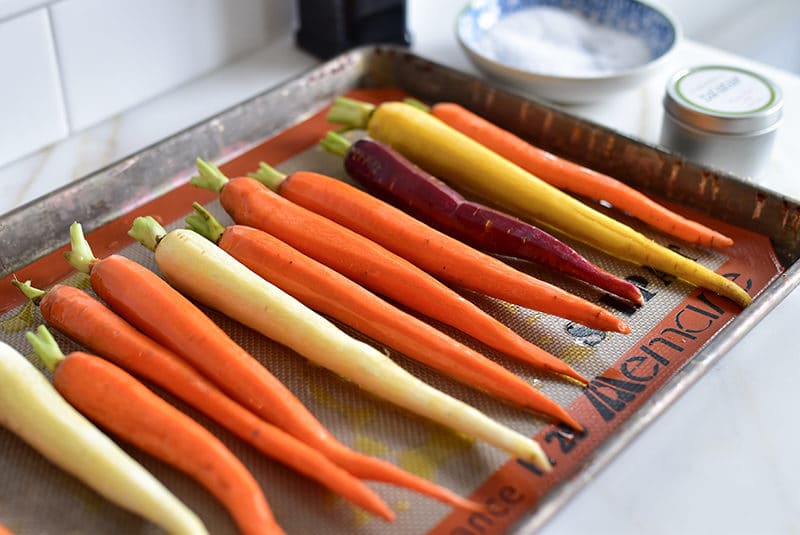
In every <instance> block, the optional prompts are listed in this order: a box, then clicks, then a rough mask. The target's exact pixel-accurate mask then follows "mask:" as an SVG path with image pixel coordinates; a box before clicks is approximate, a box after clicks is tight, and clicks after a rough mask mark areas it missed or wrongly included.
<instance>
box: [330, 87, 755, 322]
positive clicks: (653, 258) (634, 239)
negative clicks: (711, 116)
mask: <svg viewBox="0 0 800 535" xmlns="http://www.w3.org/2000/svg"><path fill="white" fill-rule="evenodd" d="M340 104H341V106H340ZM362 104H363V103H358V102H356V103H353V101H349V102H348V100H347V99H345V100H341V99H337V103H336V104H335V105H334V106H333V108H332V109H331V112H330V114H329V116H328V118H329V120H330V121H331V122H335V123H344V124H347V125H348V126H354V127H366V128H367V131H368V133H369V135H370V136H371V137H373V138H375V139H377V140H379V141H382V142H384V143H387V144H388V145H390V146H392V147H393V148H394V149H395V150H397V151H398V152H400V153H401V154H403V155H404V156H405V157H406V158H408V159H410V160H411V161H413V162H414V163H415V164H417V165H419V166H420V167H421V168H423V169H425V170H426V171H427V172H429V173H431V174H432V175H434V176H437V177H439V178H440V179H442V180H444V181H446V182H449V183H451V185H455V186H456V187H457V188H459V189H463V190H466V191H468V192H470V193H472V194H475V195H477V196H479V197H482V198H485V199H490V200H491V202H492V203H493V204H496V205H498V206H499V207H501V208H502V209H504V210H507V211H509V212H511V213H513V214H515V215H518V216H520V217H522V218H523V219H529V220H533V221H537V222H539V223H540V224H544V225H547V226H548V227H549V228H552V229H555V230H557V231H559V232H563V233H564V234H566V235H568V236H571V237H572V238H574V239H576V240H579V241H581V242H584V243H586V244H588V245H590V246H593V247H596V248H597V249H599V250H601V251H604V252H606V253H608V254H611V255H613V256H615V257H617V258H620V259H622V260H626V261H629V262H633V263H635V264H639V265H646V266H650V267H652V268H654V269H657V270H659V271H662V272H664V273H668V274H671V275H675V276H676V277H679V278H681V279H683V280H685V281H686V282H688V283H690V284H693V285H695V286H701V287H704V288H707V289H709V290H711V291H714V292H716V293H718V294H720V295H723V296H725V297H727V298H729V299H731V300H732V301H734V302H735V303H737V304H738V305H739V306H741V307H745V306H747V305H749V304H750V303H751V301H752V300H751V298H750V296H749V295H747V293H746V292H745V291H744V290H743V289H742V288H740V287H739V286H737V285H736V284H735V283H734V282H733V281H731V280H728V279H726V278H725V277H723V276H722V275H719V274H717V273H714V272H713V271H711V270H710V269H708V268H706V267H704V266H702V265H700V264H698V263H696V262H693V261H692V260H690V259H688V258H686V257H684V256H681V255H680V254H678V253H676V252H675V251H672V250H670V249H668V248H666V247H662V246H660V245H658V244H657V243H656V242H655V241H653V240H651V239H649V238H647V237H645V236H644V235H642V234H640V233H638V232H636V231H635V230H633V229H632V228H630V227H628V226H626V225H623V224H622V223H620V222H618V221H616V220H614V219H611V218H610V217H608V216H605V215H603V214H601V213H600V212H597V211H596V210H593V209H591V208H589V207H588V206H586V205H585V204H583V203H581V202H580V201H578V200H576V199H575V198H573V197H570V196H569V195H567V194H566V193H564V192H562V191H560V190H558V189H556V188H554V187H553V186H551V185H549V184H547V183H546V182H544V181H542V180H541V179H539V178H537V177H536V176H534V175H532V174H531V173H529V172H527V171H525V170H524V169H522V168H521V167H519V166H517V165H515V164H513V163H511V162H509V161H508V160H506V159H505V158H503V157H502V156H500V155H498V154H497V153H495V152H493V151H491V150H489V149H488V148H486V147H484V146H483V145H481V144H480V143H478V142H477V141H475V140H473V139H471V138H469V137H467V136H465V135H464V134H462V133H461V132H459V131H457V130H455V129H453V128H451V127H449V126H447V125H446V124H445V123H443V122H442V121H441V120H439V119H437V118H436V117H433V116H432V115H431V114H429V113H426V112H424V111H422V110H420V109H418V108H415V107H414V106H411V105H410V104H406V103H403V102H386V103H383V104H381V105H379V106H377V107H375V108H374V109H372V111H371V112H369V113H366V115H367V116H368V124H364V123H363V117H364V116H365V111H364V110H361V111H358V112H357V113H355V114H351V113H350V112H349V110H350V109H352V108H357V107H364V106H362ZM367 106H369V105H367ZM350 115H354V117H353V119H354V120H353V121H352V122H348V120H349V119H350V118H351V117H349V116H350Z"/></svg>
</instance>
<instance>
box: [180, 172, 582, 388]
mask: <svg viewBox="0 0 800 535" xmlns="http://www.w3.org/2000/svg"><path fill="white" fill-rule="evenodd" d="M197 163H198V169H199V170H200V175H199V176H197V177H194V178H193V179H192V182H193V183H194V184H195V185H198V186H201V187H207V188H208V189H212V190H215V191H219V192H220V201H221V203H222V206H223V207H224V208H225V210H226V211H227V212H228V214H230V215H231V217H232V218H233V220H234V221H236V222H237V223H238V224H240V225H246V226H251V227H255V228H258V229H260V230H263V231H265V232H268V233H270V234H272V235H273V236H275V237H276V238H278V239H279V240H281V241H283V242H285V243H288V244H289V245H291V246H292V247H294V248H295V249H297V250H298V251H300V252H302V253H304V254H305V255H307V256H309V257H311V258H313V259H314V260H316V261H318V262H321V263H323V264H325V265H327V266H328V267H330V268H332V269H335V270H336V271H338V272H339V273H341V274H342V275H344V276H345V277H347V278H349V279H351V280H353V281H355V282H357V283H359V284H361V285H362V286H364V287H366V288H368V289H370V290H372V291H374V292H376V293H378V294H382V295H384V296H385V297H388V298H390V299H393V300H394V301H396V302H398V303H400V304H403V305H405V306H407V307H409V308H410V309H412V310H416V311H417V312H420V313H422V314H424V315H426V316H428V317H431V318H434V319H436V320H439V321H441V322H443V323H445V324H447V325H450V326H452V327H455V328H457V329H459V330H461V331H463V332H465V333H466V334H469V335H470V336H473V337H474V338H476V339H478V340H480V341H482V342H484V343H485V344H487V345H488V346H490V347H494V348H495V349H498V350H500V351H502V352H504V353H505V354H507V355H509V356H512V357H514V358H517V359H519V360H521V361H522V362H526V363H528V364H530V365H533V366H536V367H538V368H541V369H543V370H547V371H551V372H554V373H559V374H562V375H565V376H568V377H572V378H574V379H576V380H577V381H579V382H581V383H586V382H587V380H586V379H585V378H584V377H582V376H581V375H580V374H579V373H578V372H576V371H575V370H573V369H572V368H571V367H570V366H568V365H567V364H566V363H564V362H562V361H561V360H559V359H557V358H556V357H554V356H553V355H551V354H549V353H547V352H546V351H544V350H543V349H541V348H539V347H537V346H535V345H533V344H531V343H530V342H528V341H527V340H525V339H523V338H522V337H521V336H519V335H518V334H517V333H515V332H514V331H512V330H511V329H509V328H508V327H507V326H506V325H503V324H502V323H500V322H499V321H497V320H495V319H494V318H492V317H491V316H489V315H488V314H487V313H486V312H484V311H483V310H481V309H480V308H479V307H477V306H476V305H474V304H473V303H471V302H469V301H467V300H466V299H465V298H464V297H462V296H461V295H459V294H458V293H456V292H454V291H453V290H451V289H450V288H448V287H447V286H445V285H444V284H442V283H441V282H439V281H438V280H437V279H435V278H433V277H432V276H431V275H428V274H427V273H425V272H424V271H422V270H421V269H419V268H417V267H416V266H414V265H413V264H411V263H410V262H408V261H407V260H405V259H403V258H400V257H399V256H397V255H395V254H393V253H391V252H389V251H387V250H386V249H385V248H383V247H381V246H380V245H378V244H377V243H375V242H373V241H372V240H369V239H367V238H365V237H363V236H361V235H359V234H356V233H355V232H353V231H351V230H349V229H346V228H344V227H342V226H341V225H339V224H338V223H335V222H333V221H331V220H330V219H328V218H325V217H322V216H320V215H318V214H315V213H314V212H311V211H309V210H306V209H305V208H303V207H302V206H298V205H297V204H294V203H293V202H291V201H289V200H287V199H284V198H282V197H281V196H279V195H277V194H276V193H274V192H273V191H271V190H270V189H269V188H267V187H265V186H264V185H263V184H261V183H260V182H258V181H256V180H255V179H252V178H249V177H238V178H234V179H231V180H228V179H227V178H226V177H225V176H224V175H223V174H222V173H221V171H220V170H219V169H218V168H216V166H214V165H213V164H208V163H206V162H203V161H202V160H199V161H198V162H197Z"/></svg>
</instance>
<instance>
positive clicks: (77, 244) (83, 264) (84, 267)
mask: <svg viewBox="0 0 800 535" xmlns="http://www.w3.org/2000/svg"><path fill="white" fill-rule="evenodd" d="M69 243H70V248H71V250H69V251H67V252H65V253H64V258H66V259H67V262H69V265H70V266H72V267H74V268H75V269H77V270H78V271H80V272H82V273H89V270H90V268H91V266H92V264H93V263H94V262H97V258H95V256H94V253H93V252H92V248H91V247H90V246H89V242H88V241H86V236H84V235H83V228H82V227H81V224H80V223H78V222H77V221H76V222H74V223H73V224H71V225H70V226H69Z"/></svg>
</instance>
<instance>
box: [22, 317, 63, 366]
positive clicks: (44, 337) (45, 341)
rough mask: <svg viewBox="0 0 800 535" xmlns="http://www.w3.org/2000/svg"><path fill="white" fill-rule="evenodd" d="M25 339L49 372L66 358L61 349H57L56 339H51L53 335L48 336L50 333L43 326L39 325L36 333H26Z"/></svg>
mask: <svg viewBox="0 0 800 535" xmlns="http://www.w3.org/2000/svg"><path fill="white" fill-rule="evenodd" d="M25 338H27V339H28V343H30V344H31V347H32V348H33V352H34V353H36V355H37V356H38V357H39V358H40V359H42V362H44V365H45V366H47V369H48V370H50V371H51V372H53V371H55V370H56V366H58V365H59V363H60V362H61V361H62V360H64V358H66V357H64V353H63V352H62V351H61V348H60V347H58V342H56V339H55V338H53V335H52V334H50V331H48V330H47V327H45V326H44V325H39V328H38V329H36V333H34V332H33V331H28V332H26V333H25Z"/></svg>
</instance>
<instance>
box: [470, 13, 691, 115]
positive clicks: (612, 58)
mask: <svg viewBox="0 0 800 535" xmlns="http://www.w3.org/2000/svg"><path fill="white" fill-rule="evenodd" d="M681 35H682V34H681V29H680V25H679V24H678V21H677V19H675V17H673V16H672V15H670V14H669V13H668V12H666V11H664V10H663V9H661V8H657V7H655V6H653V5H651V4H647V3H645V2H641V1H639V0H475V1H473V2H471V3H470V4H468V5H467V6H466V7H465V8H464V9H463V10H462V11H461V12H460V14H459V15H458V18H457V20H456V36H457V38H458V41H459V43H460V44H461V46H462V47H463V48H464V50H465V51H466V53H467V55H468V56H469V58H470V60H471V61H472V62H473V63H474V64H475V66H476V67H477V68H478V69H480V70H481V71H483V72H484V73H485V74H487V75H488V76H489V77H490V78H494V79H496V80H498V81H500V82H504V83H506V84H508V85H511V86H513V87H516V88H519V89H522V90H524V91H526V92H529V93H532V94H534V95H536V96H539V97H542V98H545V99H547V100H550V101H553V102H556V103H565V104H568V103H585V102H594V101H598V100H602V99H604V98H606V97H608V96H610V95H612V94H614V93H618V92H620V91H623V90H628V89H631V88H634V87H636V86H638V85H640V84H642V83H643V82H645V81H646V80H647V79H648V78H650V77H651V76H652V75H653V74H655V73H656V72H658V71H659V70H660V69H661V68H662V67H663V66H664V63H665V62H666V60H667V58H668V57H669V55H670V54H671V53H672V52H673V51H674V50H675V47H676V45H677V44H678V42H679V41H680V39H681Z"/></svg>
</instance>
